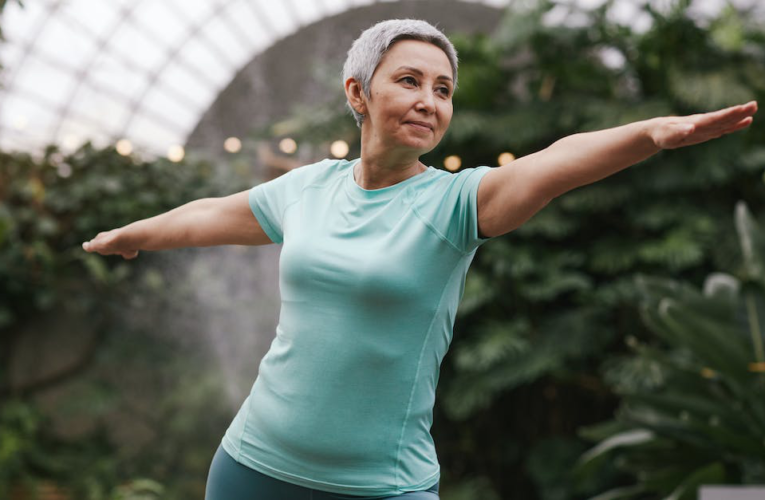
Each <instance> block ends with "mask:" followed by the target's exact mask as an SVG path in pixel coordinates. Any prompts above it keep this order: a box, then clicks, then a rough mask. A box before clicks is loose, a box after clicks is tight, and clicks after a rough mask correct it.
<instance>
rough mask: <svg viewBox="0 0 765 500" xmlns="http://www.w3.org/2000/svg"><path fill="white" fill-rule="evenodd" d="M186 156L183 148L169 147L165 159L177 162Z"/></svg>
mask: <svg viewBox="0 0 765 500" xmlns="http://www.w3.org/2000/svg"><path fill="white" fill-rule="evenodd" d="M184 156H186V152H185V151H184V150H183V146H177V145H176V146H170V149H168V150H167V159H168V160H170V161H173V162H176V163H177V162H179V161H181V160H183V157H184Z"/></svg>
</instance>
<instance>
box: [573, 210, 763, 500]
mask: <svg viewBox="0 0 765 500" xmlns="http://www.w3.org/2000/svg"><path fill="white" fill-rule="evenodd" d="M736 228H737V230H738V235H739V244H740V245H741V252H742V255H743V261H744V265H743V267H742V268H741V272H740V276H739V277H734V276H733V275H729V274H723V273H712V274H710V275H709V276H708V277H707V279H706V280H705V282H704V287H703V289H702V290H696V289H695V288H693V287H691V286H690V285H687V284H685V283H683V282H681V281H677V280H673V279H668V278H650V277H645V276H641V277H639V278H638V280H637V284H638V287H639V290H640V292H641V302H640V304H641V312H642V315H643V320H644V321H645V323H646V324H647V325H648V326H649V327H650V329H651V331H652V332H653V333H655V334H656V336H657V338H658V339H659V340H660V341H661V342H660V343H658V342H655V343H652V344H648V343H641V342H638V341H637V340H635V339H633V340H632V341H631V347H632V349H633V354H632V355H631V356H625V357H623V358H620V359H612V360H610V362H609V364H608V368H607V373H606V378H607V379H608V380H609V381H610V382H611V384H613V386H614V388H615V390H616V391H617V392H618V393H619V394H620V395H621V396H622V397H623V400H622V404H621V406H620V408H619V411H618V412H617V416H616V419H615V420H614V421H612V422H611V423H610V424H609V425H610V432H607V433H606V434H602V433H601V434H600V435H598V434H597V433H591V435H590V437H591V438H592V437H596V438H597V439H599V440H601V442H600V443H599V444H598V445H597V446H596V447H594V448H592V449H591V450H589V451H588V452H587V453H585V454H584V455H582V457H581V460H580V463H579V467H578V474H579V476H580V477H587V476H591V475H592V474H594V473H595V471H597V470H599V467H600V466H602V464H603V463H604V462H611V461H615V462H616V463H617V464H618V466H619V468H621V469H622V470H623V472H624V473H626V474H629V475H630V476H633V477H634V478H635V479H636V480H637V484H636V485H634V486H633V487H632V489H631V490H629V491H631V492H632V493H629V492H626V493H625V490H623V489H620V490H621V492H622V493H620V496H619V498H625V499H626V498H643V496H642V495H645V494H646V493H653V494H657V495H660V496H661V497H662V498H673V499H693V498H696V497H695V495H696V491H697V489H698V486H699V485H701V484H709V483H712V484H718V483H733V484H752V483H754V484H761V483H763V482H765V353H764V352H763V341H764V339H765V334H764V332H765V328H764V327H765V267H764V266H763V264H765V237H764V236H763V232H762V230H761V229H760V227H759V226H758V225H757V224H756V222H755V221H754V219H753V218H752V216H751V214H750V213H749V211H748V210H747V208H746V206H745V205H744V204H743V203H740V204H739V205H738V206H737V208H736ZM599 428H603V425H602V424H601V425H600V426H599ZM584 434H585V435H586V434H587V430H586V429H585V430H584ZM615 494H616V492H615V491H614V490H612V491H609V492H607V493H604V494H603V495H602V496H603V498H611V497H613V495H615ZM609 495H610V496H609ZM598 498H601V497H598Z"/></svg>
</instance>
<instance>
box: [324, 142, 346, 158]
mask: <svg viewBox="0 0 765 500" xmlns="http://www.w3.org/2000/svg"><path fill="white" fill-rule="evenodd" d="M329 151H330V152H331V153H332V156H334V157H335V158H345V157H346V155H347V154H348V151H350V148H349V147H348V143H347V142H345V141H335V142H333V143H332V145H331V146H330V147H329Z"/></svg>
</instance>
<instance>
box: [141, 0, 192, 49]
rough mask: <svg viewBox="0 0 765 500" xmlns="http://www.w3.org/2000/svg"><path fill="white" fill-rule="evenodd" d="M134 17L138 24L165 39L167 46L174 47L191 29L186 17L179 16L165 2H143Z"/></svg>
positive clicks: (152, 0) (154, 0)
mask: <svg viewBox="0 0 765 500" xmlns="http://www.w3.org/2000/svg"><path fill="white" fill-rule="evenodd" d="M190 3H194V2H190ZM134 18H135V23H136V24H138V25H140V26H143V27H145V28H146V29H147V30H148V31H150V32H151V33H152V35H154V36H156V37H157V38H159V39H160V40H163V41H164V43H163V45H164V46H165V47H167V48H170V47H174V46H175V45H176V44H177V43H178V42H179V40H182V39H183V36H184V35H185V34H186V33H187V32H188V31H189V24H188V22H186V20H185V17H181V16H178V15H177V14H176V12H175V11H174V10H173V9H172V8H170V6H168V5H167V3H165V2H158V1H156V0H151V1H148V2H141V3H140V4H139V7H138V8H137V9H136V10H135V12H134Z"/></svg>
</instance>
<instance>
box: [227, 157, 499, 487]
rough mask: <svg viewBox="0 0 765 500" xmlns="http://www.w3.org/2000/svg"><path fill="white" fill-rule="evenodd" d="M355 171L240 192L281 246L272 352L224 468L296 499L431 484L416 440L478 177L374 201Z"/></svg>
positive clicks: (474, 243) (393, 189) (466, 251)
mask: <svg viewBox="0 0 765 500" xmlns="http://www.w3.org/2000/svg"><path fill="white" fill-rule="evenodd" d="M358 161H359V160H358V159H356V160H352V161H348V160H323V161H320V162H318V163H315V164H312V165H307V166H305V167H300V168H297V169H295V170H292V171H290V172H288V173H286V174H284V175H282V176H281V177H278V178H276V179H274V180H271V181H268V182H265V183H262V184H260V185H257V186H255V187H253V188H252V189H251V191H250V195H249V203H250V207H251V209H252V211H253V213H254V214H255V217H257V220H258V222H259V223H260V225H261V226H262V227H263V230H264V231H265V232H266V234H267V235H268V236H269V237H270V238H271V240H273V241H274V242H275V243H283V246H282V249H281V257H280V261H279V287H280V292H281V301H282V302H281V311H280V315H279V324H278V326H277V328H276V338H275V339H274V340H273V343H272V344H271V347H270V349H269V351H268V352H267V354H266V355H265V356H264V357H263V359H262V361H261V363H260V367H259V372H258V376H257V378H256V380H255V383H254V384H253V386H252V391H251V392H250V394H249V396H248V397H247V398H246V399H245V401H244V404H243V405H242V407H241V409H240V410H239V412H238V414H237V415H236V417H235V418H234V420H233V422H232V423H231V425H230V427H229V428H228V430H227V431H226V434H225V436H224V437H223V441H222V445H223V448H224V449H225V450H226V451H227V452H228V453H229V454H230V455H231V456H232V457H233V458H234V459H235V460H236V461H238V462H240V463H242V464H244V465H246V466H249V467H251V468H253V469H256V470H258V471H260V472H262V473H263V474H266V475H269V476H272V477H275V478H277V479H281V480H283V481H287V482H290V483H294V484H298V485H301V486H305V487H308V488H314V489H317V490H324V491H328V492H333V493H341V494H347V495H358V496H364V495H367V496H372V495H398V494H401V493H405V492H408V491H417V490H423V489H426V488H427V487H429V486H431V485H433V484H435V482H436V481H438V480H439V479H440V466H439V463H438V458H437V456H436V449H435V445H434V443H433V438H432V437H431V434H430V428H431V425H432V423H433V404H434V402H435V394H436V384H437V383H438V378H439V368H440V365H441V361H442V360H443V358H444V355H445V354H446V352H447V350H448V348H449V344H450V343H451V340H452V327H453V324H454V319H455V315H456V312H457V306H458V304H459V301H460V299H461V297H462V294H463V290H464V284H465V275H466V273H467V271H468V267H469V265H470V262H471V261H472V260H473V256H474V255H475V250H476V249H477V248H478V246H479V245H481V244H482V243H484V242H486V241H488V240H489V239H490V238H480V237H479V236H478V224H477V211H476V193H477V191H478V183H479V182H480V180H481V178H482V177H483V176H484V175H485V174H486V173H487V172H489V171H490V168H489V167H477V168H469V169H465V170H462V171H460V172H458V173H456V174H452V173H449V172H446V171H443V170H439V169H436V168H433V167H428V169H427V170H426V171H424V172H421V173H419V174H417V175H415V176H413V177H410V178H408V179H406V180H404V181H402V182H399V183H398V184H394V185H392V186H388V187H385V188H382V189H374V190H366V189H363V188H362V187H361V186H359V185H358V184H357V183H356V181H355V179H354V177H353V168H352V167H353V166H354V165H355V164H356V163H357V162H358Z"/></svg>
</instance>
